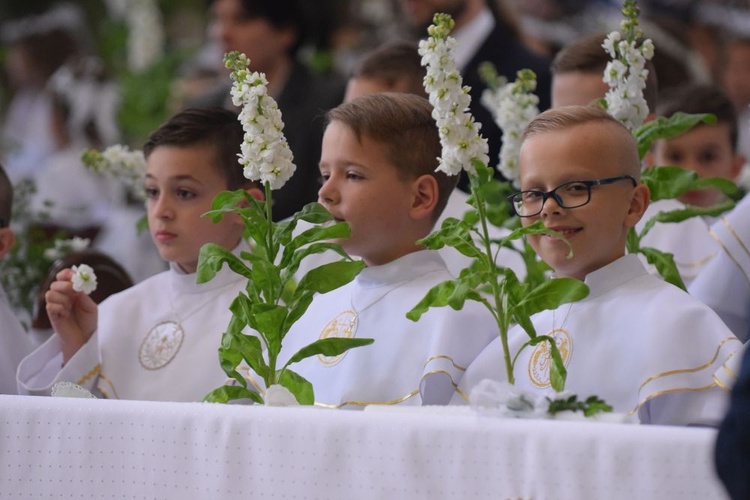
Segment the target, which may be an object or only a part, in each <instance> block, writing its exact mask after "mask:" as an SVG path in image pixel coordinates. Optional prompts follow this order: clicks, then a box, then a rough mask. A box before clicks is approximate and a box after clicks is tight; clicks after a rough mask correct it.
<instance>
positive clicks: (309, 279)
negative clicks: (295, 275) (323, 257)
mask: <svg viewBox="0 0 750 500" xmlns="http://www.w3.org/2000/svg"><path fill="white" fill-rule="evenodd" d="M364 267H365V263H364V262H362V261H339V262H331V263H329V264H323V265H322V266H318V267H316V268H315V269H311V270H310V271H308V272H307V274H305V276H304V277H303V278H302V279H301V280H300V282H299V284H298V285H297V290H300V291H302V290H311V291H314V292H318V293H327V292H330V291H331V290H335V289H337V288H339V287H340V286H343V285H346V284H347V283H349V282H350V281H352V280H353V279H354V278H356V277H357V275H358V274H359V272H360V271H361V270H362V269H363V268H364Z"/></svg>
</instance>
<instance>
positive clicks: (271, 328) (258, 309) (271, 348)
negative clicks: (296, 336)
mask: <svg viewBox="0 0 750 500" xmlns="http://www.w3.org/2000/svg"><path fill="white" fill-rule="evenodd" d="M250 313H251V319H252V322H253V325H252V326H253V328H255V329H256V330H258V331H259V332H262V333H263V338H264V339H265V340H266V342H268V345H267V347H268V352H269V353H278V352H279V351H280V350H281V338H282V333H281V332H282V328H283V326H284V322H285V320H286V315H287V310H286V307H284V306H280V305H276V304H253V305H252V307H251V308H250Z"/></svg>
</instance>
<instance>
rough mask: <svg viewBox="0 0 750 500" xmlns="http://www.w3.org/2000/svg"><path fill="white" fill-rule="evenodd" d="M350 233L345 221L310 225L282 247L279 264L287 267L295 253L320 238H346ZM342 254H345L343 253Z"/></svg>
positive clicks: (320, 239)
mask: <svg viewBox="0 0 750 500" xmlns="http://www.w3.org/2000/svg"><path fill="white" fill-rule="evenodd" d="M351 233H352V231H351V228H350V227H349V224H347V223H346V222H337V223H336V224H331V225H329V226H315V227H311V228H310V229H307V230H305V231H303V232H302V233H300V234H298V235H297V236H295V237H294V238H292V239H291V241H289V243H288V244H287V245H286V246H285V247H284V253H283V256H282V258H281V266H282V267H284V268H286V267H288V266H289V263H290V262H291V261H292V260H294V257H295V254H296V253H297V252H298V251H299V249H300V248H302V247H303V246H305V245H309V244H310V243H314V242H318V241H322V240H332V239H346V238H349V237H350V236H351ZM329 244H331V243H329ZM342 252H343V250H342ZM339 253H341V252H339ZM344 255H346V254H345V253H344Z"/></svg>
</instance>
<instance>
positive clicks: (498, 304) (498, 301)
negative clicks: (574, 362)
mask: <svg viewBox="0 0 750 500" xmlns="http://www.w3.org/2000/svg"><path fill="white" fill-rule="evenodd" d="M470 179H471V191H472V194H473V195H474V198H475V200H476V204H477V212H479V221H480V222H481V225H482V235H481V236H482V244H483V245H484V251H485V253H486V254H487V265H488V266H489V269H490V271H491V273H492V276H493V279H492V280H491V281H490V286H491V287H492V296H493V299H494V301H495V309H496V310H497V315H494V317H495V322H496V323H497V326H498V330H500V342H501V343H502V346H503V359H504V361H505V372H506V374H507V376H508V382H509V383H510V384H511V385H512V384H514V383H515V379H514V377H513V365H512V364H511V361H510V351H509V347H508V327H507V325H506V323H505V320H504V316H505V314H506V312H507V311H506V308H505V307H504V306H505V305H506V304H504V303H503V294H501V293H500V283H499V280H498V276H497V267H496V266H495V259H494V258H493V255H492V247H491V246H490V234H489V230H488V228H487V211H486V207H485V203H486V201H485V198H484V195H483V193H482V190H481V189H479V186H478V182H477V179H476V177H475V176H470Z"/></svg>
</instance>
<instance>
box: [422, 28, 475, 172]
mask: <svg viewBox="0 0 750 500" xmlns="http://www.w3.org/2000/svg"><path fill="white" fill-rule="evenodd" d="M452 27H453V20H452V19H451V18H450V16H448V15H446V14H436V15H435V19H434V24H433V25H432V26H430V28H429V29H428V32H429V34H430V37H429V38H428V39H427V40H422V41H421V42H420V43H419V54H420V55H421V56H422V65H423V66H426V67H427V74H426V76H425V78H424V87H425V90H426V91H427V92H428V94H429V98H430V103H432V106H433V108H434V110H433V112H432V116H433V118H434V119H435V121H436V123H437V127H438V131H439V134H440V143H441V144H442V146H443V151H442V157H441V158H440V165H439V166H438V168H437V170H441V171H443V172H445V173H447V174H448V175H457V174H459V173H460V172H461V169H464V170H466V171H468V172H471V173H472V174H473V173H476V169H475V168H474V166H473V165H472V162H474V161H479V162H480V163H483V164H485V165H487V163H488V162H489V156H488V155H487V151H488V148H487V139H484V138H483V137H482V136H481V135H479V129H480V127H481V124H479V123H476V122H475V121H474V117H473V116H471V113H469V111H468V108H469V104H470V103H471V97H470V96H469V87H465V86H462V80H461V74H460V73H459V71H458V68H457V66H456V62H455V60H454V59H453V55H452V51H453V48H454V47H455V45H456V40H455V39H454V38H452V37H450V36H448V33H450V30H451V28H452Z"/></svg>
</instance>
